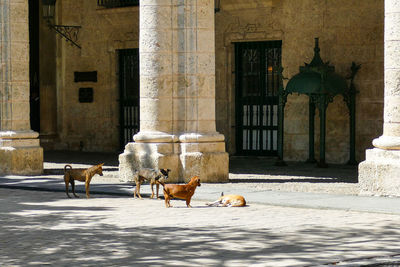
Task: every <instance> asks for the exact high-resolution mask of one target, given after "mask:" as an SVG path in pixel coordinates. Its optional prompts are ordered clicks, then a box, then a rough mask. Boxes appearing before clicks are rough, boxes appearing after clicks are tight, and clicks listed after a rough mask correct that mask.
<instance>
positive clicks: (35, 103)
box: [29, 1, 40, 132]
mask: <svg viewBox="0 0 400 267" xmlns="http://www.w3.org/2000/svg"><path fill="white" fill-rule="evenodd" d="M29 82H30V97H29V104H30V122H31V129H32V130H34V131H36V132H39V131H40V99H39V96H40V95H39V89H40V88H39V1H29Z"/></svg>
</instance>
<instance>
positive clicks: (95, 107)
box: [55, 0, 139, 151]
mask: <svg viewBox="0 0 400 267" xmlns="http://www.w3.org/2000/svg"><path fill="white" fill-rule="evenodd" d="M77 11H79V12H77ZM56 13H57V23H58V24H63V25H79V26H81V27H82V28H81V29H80V31H79V38H78V41H77V42H78V44H79V45H80V46H81V47H82V49H78V48H77V47H75V46H72V45H70V44H68V43H66V42H65V40H64V39H61V38H58V41H57V42H58V47H59V50H58V51H57V82H58V84H57V91H58V93H57V102H58V103H57V105H58V110H57V125H58V126H57V129H58V135H59V137H60V141H59V142H57V144H56V145H55V148H56V149H68V150H80V149H82V150H84V151H117V150H118V149H119V129H118V124H119V102H118V98H119V89H118V88H119V87H118V73H117V72H118V53H117V50H118V49H129V48H137V47H138V46H139V43H138V40H139V36H138V32H139V25H138V23H139V19H138V18H139V7H137V6H136V7H125V8H113V9H104V8H101V7H98V6H97V1H96V0H90V1H87V0H63V1H58V3H57V11H56ZM75 71H80V72H83V71H97V79H98V81H97V82H79V83H75V82H74V72H75ZM84 87H92V88H93V92H94V101H93V103H79V96H78V92H79V88H84Z"/></svg>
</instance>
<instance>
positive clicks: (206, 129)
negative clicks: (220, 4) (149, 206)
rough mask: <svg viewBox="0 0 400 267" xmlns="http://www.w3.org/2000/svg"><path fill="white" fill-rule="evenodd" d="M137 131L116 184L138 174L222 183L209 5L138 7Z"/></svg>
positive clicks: (223, 157) (156, 1)
mask: <svg viewBox="0 0 400 267" xmlns="http://www.w3.org/2000/svg"><path fill="white" fill-rule="evenodd" d="M139 39H140V41H139V53H140V132H139V133H138V134H137V135H135V136H134V141H135V142H133V143H129V144H127V145H126V147H125V151H124V153H123V154H121V155H120V157H119V159H120V178H121V179H122V180H129V179H130V178H129V177H131V176H132V172H133V171H134V170H135V169H138V168H141V167H151V168H169V169H171V170H172V173H171V181H186V180H187V179H188V178H190V177H191V176H193V175H198V176H200V179H202V181H205V182H206V181H210V182H213V181H214V182H215V181H226V180H227V179H228V154H227V153H226V152H225V143H224V136H223V135H221V134H219V133H218V132H216V130H215V50H214V43H215V42H214V6H213V3H212V1H208V0H201V1H200V0H199V1H184V0H169V1H165V0H164V1H163V0H152V1H143V2H142V3H141V5H140V38H139Z"/></svg>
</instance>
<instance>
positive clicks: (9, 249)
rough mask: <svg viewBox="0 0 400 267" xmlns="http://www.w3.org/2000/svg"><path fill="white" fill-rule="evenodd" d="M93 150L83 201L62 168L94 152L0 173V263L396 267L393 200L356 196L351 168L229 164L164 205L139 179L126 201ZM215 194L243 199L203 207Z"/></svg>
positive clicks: (109, 165) (399, 227) (112, 170)
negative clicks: (70, 189) (217, 180)
mask: <svg viewBox="0 0 400 267" xmlns="http://www.w3.org/2000/svg"><path fill="white" fill-rule="evenodd" d="M85 156H86V157H87V159H89V158H90V155H88V154H86V155H85ZM100 156H101V157H102V158H103V159H105V161H106V164H105V172H104V173H105V175H104V176H103V177H99V176H97V175H96V176H95V177H94V178H93V180H92V185H91V192H92V194H91V195H92V198H91V199H86V198H85V195H84V187H83V183H78V186H77V191H78V194H79V195H80V196H81V198H79V199H75V198H74V199H68V198H67V197H66V195H65V191H64V185H63V180H62V171H61V170H62V167H63V166H64V164H66V163H69V164H73V166H75V167H76V166H87V165H90V164H94V163H96V162H97V161H99V159H95V158H93V159H91V160H86V161H85V160H84V159H76V161H69V160H68V157H70V158H73V156H71V154H69V155H66V156H65V157H67V159H65V158H62V157H61V156H60V155H58V156H57V157H54V155H53V160H50V159H49V158H47V159H46V162H45V174H44V175H41V176H31V177H28V176H5V177H0V201H1V205H0V224H1V225H0V228H1V231H0V240H1V243H0V266H400V242H399V241H398V240H400V199H399V198H394V197H371V196H358V195H356V192H357V183H356V181H354V179H355V178H356V177H355V176H354V170H356V169H355V168H347V169H346V167H343V168H341V169H340V170H338V169H335V168H333V167H332V168H331V169H330V170H321V169H315V172H313V170H314V169H312V168H311V167H301V166H294V167H293V166H292V167H290V166H289V167H288V168H286V169H275V168H272V167H271V168H269V167H268V166H269V165H268V164H267V163H266V162H262V160H260V161H259V162H257V161H255V160H252V162H247V163H245V164H243V161H242V162H241V161H240V160H237V159H232V161H231V163H233V164H236V165H237V166H236V167H234V166H232V167H231V170H232V171H231V173H230V178H231V181H230V182H229V183H224V184H207V183H203V184H202V186H201V187H199V188H197V190H196V193H195V195H194V199H193V201H192V203H191V204H192V206H193V208H186V205H185V202H184V201H180V200H173V201H172V202H171V204H172V205H173V207H172V208H169V209H167V208H165V205H164V201H163V200H162V199H159V200H155V199H149V195H150V186H149V185H148V184H146V185H144V186H143V188H142V190H143V194H142V195H143V196H144V199H143V200H139V199H134V198H133V197H132V190H133V188H134V187H133V186H132V184H125V183H121V182H118V179H117V177H116V175H117V165H116V163H115V162H114V163H113V162H111V161H113V160H115V159H114V158H113V157H111V158H110V159H112V160H111V161H108V160H107V157H106V156H105V155H100ZM96 157H99V155H97V156H96ZM245 166H250V169H249V168H247V169H246V168H245ZM263 168H264V169H263ZM250 170H251V171H250ZM302 172H303V175H301V174H302ZM329 173H330V174H329ZM307 190H308V191H310V192H311V193H310V192H307ZM221 191H224V192H225V193H241V194H243V195H244V196H245V197H246V200H247V201H248V206H246V207H243V208H215V207H208V206H206V205H205V202H207V201H211V200H214V199H216V198H217V197H218V195H219V194H220V192H221Z"/></svg>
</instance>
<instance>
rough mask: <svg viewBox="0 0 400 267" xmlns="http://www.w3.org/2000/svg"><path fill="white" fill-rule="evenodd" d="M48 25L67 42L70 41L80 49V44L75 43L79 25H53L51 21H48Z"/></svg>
mask: <svg viewBox="0 0 400 267" xmlns="http://www.w3.org/2000/svg"><path fill="white" fill-rule="evenodd" d="M48 26H49V28H51V29H53V30H54V31H55V32H56V33H58V34H60V35H61V36H62V37H64V38H65V40H66V41H67V42H71V44H73V45H75V46H76V47H78V48H79V49H81V46H80V45H78V44H77V41H78V34H79V30H80V28H81V26H68V25H53V24H51V23H48Z"/></svg>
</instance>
